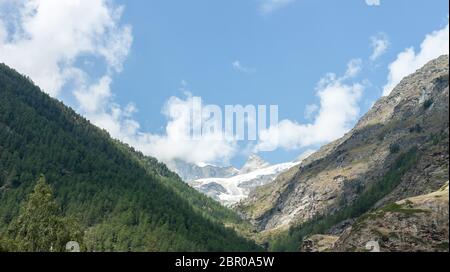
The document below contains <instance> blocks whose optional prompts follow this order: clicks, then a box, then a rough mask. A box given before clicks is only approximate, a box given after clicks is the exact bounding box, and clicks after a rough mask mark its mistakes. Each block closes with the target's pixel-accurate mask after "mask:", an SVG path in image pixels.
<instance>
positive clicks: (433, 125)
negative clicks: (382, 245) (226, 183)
mask: <svg viewBox="0 0 450 272" xmlns="http://www.w3.org/2000/svg"><path fill="white" fill-rule="evenodd" d="M448 65H449V63H448V56H442V57H439V58H438V59H436V60H434V61H431V62H430V63H428V64H426V65H425V66H424V67H423V68H421V69H419V70H418V71H416V72H415V73H414V74H412V75H410V76H408V77H406V78H404V79H403V80H402V81H401V82H400V83H399V84H398V86H396V88H395V89H394V90H393V91H392V93H391V94H390V95H389V96H387V97H382V98H381V99H380V100H379V101H377V102H376V103H375V105H374V106H373V107H372V108H371V110H370V111H369V112H368V113H367V114H365V115H364V116H363V117H362V118H361V119H360V121H359V122H358V123H357V125H356V126H355V127H354V128H353V129H352V130H351V131H350V132H348V133H347V134H346V135H344V136H343V137H342V138H340V139H338V140H336V141H334V142H332V143H330V144H328V145H326V146H324V147H322V148H321V149H320V150H319V151H318V152H316V153H314V154H312V155H311V156H309V157H308V158H307V159H305V160H304V161H302V163H301V164H300V165H298V166H295V167H293V168H292V169H290V170H289V171H287V172H285V173H283V174H281V175H279V176H278V177H277V179H276V180H275V181H274V182H271V183H269V184H267V185H265V186H262V187H260V188H257V189H256V190H254V191H253V192H252V193H251V194H250V195H249V197H248V198H246V199H244V200H242V201H241V202H240V203H239V204H238V205H236V210H237V211H238V212H240V213H241V214H242V215H243V216H244V217H246V218H247V219H249V220H251V221H252V222H253V223H254V224H255V225H256V226H257V227H258V229H259V230H271V229H275V228H281V227H286V226H292V225H297V224H300V223H303V222H306V221H309V220H311V219H312V218H314V217H315V216H317V215H326V214H332V213H334V212H336V211H339V210H341V209H342V208H343V207H346V206H348V205H350V204H351V203H353V202H354V201H355V200H356V199H357V198H358V196H360V195H361V194H362V193H363V192H365V191H366V190H367V189H368V188H370V186H371V185H372V184H374V183H376V182H377V181H379V180H380V179H381V178H383V176H384V175H385V174H386V173H387V172H388V170H389V169H392V168H393V167H395V164H394V163H395V162H396V160H397V159H398V158H399V156H401V154H403V153H405V152H407V151H408V150H410V149H412V148H415V149H417V162H416V163H415V164H414V166H413V167H412V168H411V169H408V171H406V173H405V174H404V175H403V176H402V177H401V179H400V180H399V181H398V185H397V186H396V188H395V189H394V190H393V191H392V192H390V193H389V194H388V195H386V196H384V197H383V198H382V199H379V201H378V203H377V204H376V205H375V206H374V207H375V208H376V207H381V206H383V205H385V204H386V203H392V202H395V201H398V200H400V199H403V198H407V197H412V196H417V195H420V194H426V193H429V192H432V191H435V190H437V189H439V188H440V187H441V186H442V185H443V183H444V182H445V181H447V180H448V159H449V156H448V155H449V152H448V133H449V129H448V126H449V117H448V104H449V96H448V95H449V88H448Z"/></svg>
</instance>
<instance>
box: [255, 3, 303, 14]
mask: <svg viewBox="0 0 450 272" xmlns="http://www.w3.org/2000/svg"><path fill="white" fill-rule="evenodd" d="M294 2H295V0H262V3H261V5H260V7H259V8H260V11H261V13H263V14H269V13H272V12H274V11H276V10H279V9H281V8H284V7H286V6H288V5H289V4H292V3H294Z"/></svg>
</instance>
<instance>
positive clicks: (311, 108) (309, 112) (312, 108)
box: [305, 104, 319, 119]
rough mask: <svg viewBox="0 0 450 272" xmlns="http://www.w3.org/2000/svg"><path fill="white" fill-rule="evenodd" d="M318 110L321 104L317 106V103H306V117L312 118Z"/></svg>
mask: <svg viewBox="0 0 450 272" xmlns="http://www.w3.org/2000/svg"><path fill="white" fill-rule="evenodd" d="M318 110H319V106H317V105H316V104H311V105H306V108H305V118H306V119H311V118H312V117H313V116H314V114H315V113H316V112H317V111H318Z"/></svg>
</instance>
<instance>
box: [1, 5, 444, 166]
mask: <svg viewBox="0 0 450 272" xmlns="http://www.w3.org/2000/svg"><path fill="white" fill-rule="evenodd" d="M1 1H5V2H4V3H3V7H2V4H0V10H1V8H3V11H4V12H3V13H2V12H0V15H2V17H0V18H2V20H0V22H2V21H3V29H4V30H3V32H4V33H8V32H9V35H11V33H12V32H14V31H16V30H14V29H12V27H8V25H9V23H8V20H11V19H10V18H8V16H7V15H6V13H5V10H7V9H6V6H8V5H13V4H11V3H9V4H8V3H7V2H11V0H0V2H1ZM271 1H273V3H272V4H273V6H272V7H277V5H278V8H274V9H273V10H271V9H270V8H267V7H270V6H268V5H269V4H270V2H271ZM35 2H36V5H38V6H39V5H40V4H41V3H40V1H35ZM88 2H89V1H88ZM94 2H99V3H98V7H99V9H100V8H101V7H104V10H106V11H109V12H110V13H111V16H110V18H109V20H110V21H111V22H112V23H113V24H114V26H113V27H110V28H108V27H109V26H107V24H104V25H106V26H104V27H105V28H107V29H109V30H108V31H109V32H111V33H112V34H102V35H106V36H105V37H106V38H105V40H108V39H109V40H108V42H105V45H107V46H112V45H113V44H114V43H113V42H111V41H110V40H120V39H122V40H126V42H123V43H121V44H123V46H122V47H120V48H122V49H120V50H116V51H114V52H115V53H114V54H113V55H114V56H115V57H117V56H118V57H117V58H118V59H119V61H120V66H121V67H118V68H117V67H115V68H114V69H113V68H111V67H112V66H113V64H112V63H113V61H110V60H109V59H108V54H107V53H103V52H104V51H102V50H97V49H92V48H94V47H95V48H97V47H96V46H93V47H92V48H91V47H89V49H86V48H84V49H83V50H81V49H80V50H79V52H78V53H77V54H75V53H74V55H70V56H66V55H64V57H62V58H63V59H65V60H67V59H70V62H71V64H70V65H71V67H76V68H77V69H79V70H80V71H82V72H83V74H85V76H84V77H85V78H88V79H87V80H86V83H85V84H83V86H85V85H89V84H92V85H95V84H96V82H97V80H99V79H100V78H102V77H104V76H105V75H107V78H108V80H107V81H106V83H105V85H107V89H108V91H109V92H110V93H108V95H105V96H107V102H102V103H103V104H105V103H106V104H107V106H106V107H109V108H108V109H107V110H106V111H107V112H108V113H109V114H111V112H112V111H111V105H113V107H116V108H120V109H121V110H122V114H124V115H125V117H124V118H122V119H121V120H125V121H127V120H128V121H130V120H131V121H132V122H134V123H133V124H139V129H138V130H139V131H142V132H145V133H150V134H152V135H164V134H165V133H166V132H165V130H166V125H167V116H164V114H162V113H161V111H162V108H163V107H164V105H165V104H166V103H167V101H168V100H169V99H170V98H171V97H178V98H179V99H181V100H183V99H186V96H185V94H184V92H185V91H186V90H189V92H190V93H191V94H192V95H195V96H200V97H202V99H203V101H204V102H205V103H211V104H217V105H226V104H243V105H246V104H254V105H258V104H265V105H270V104H276V105H279V119H280V120H283V119H286V120H290V121H291V122H292V123H295V124H298V125H301V124H307V123H313V122H314V121H313V120H308V119H306V118H305V110H306V108H308V107H310V105H316V108H319V110H320V106H321V104H320V102H321V101H320V98H319V97H318V95H317V93H318V91H320V87H318V82H319V81H320V80H321V79H323V78H324V77H325V76H326V74H327V73H334V74H335V75H336V77H337V78H339V77H344V74H345V72H346V69H347V64H348V63H349V62H350V61H351V60H359V61H360V62H359V64H358V68H359V70H360V71H359V73H357V74H355V75H353V76H352V77H351V78H346V79H342V84H340V85H343V84H347V85H348V86H350V87H352V86H353V87H355V84H361V86H362V88H361V90H360V94H359V95H358V98H357V99H356V100H355V103H356V104H354V105H353V107H354V108H355V109H357V110H359V111H358V112H357V113H355V114H356V115H357V116H360V115H362V114H363V113H365V112H366V111H367V110H368V109H369V107H370V106H371V105H372V103H373V102H374V101H375V100H376V99H378V98H379V97H380V96H381V95H382V93H383V88H384V86H385V85H386V84H387V83H388V80H389V79H388V76H389V74H390V72H392V71H390V70H389V65H390V64H391V63H393V62H395V61H396V60H398V54H399V53H401V52H404V51H405V49H406V48H409V47H413V48H414V50H415V52H416V53H417V55H419V54H420V44H421V43H422V42H423V41H424V39H425V36H426V35H427V34H430V33H432V32H433V31H438V30H442V29H444V28H445V26H446V25H448V8H449V7H448V2H447V1H444V0H431V1H430V0H429V1H410V0H409V1H407V0H396V1H387V0H384V1H383V0H381V1H380V2H379V5H368V4H367V3H366V1H365V0H352V1H335V0H330V1H317V0H297V1H286V0H275V1H274V0H227V1H210V0H192V1H173V0H164V1H162V0H161V1H156V0H150V1H125V0H116V1H113V2H108V1H106V2H105V1H101V0H98V1H93V2H92V3H94ZM375 2H377V1H375ZM264 4H266V6H263V5H264ZM119 7H120V8H119ZM264 7H266V9H264ZM122 8H123V10H121V9H122ZM93 9H94V8H93ZM119 11H121V13H120V14H119ZM55 12H57V10H55ZM98 14H102V13H101V12H99V13H98ZM118 14H119V15H118ZM120 15H121V16H120ZM92 16H93V18H94V17H95V16H97V15H95V14H93V15H92ZM105 20H106V19H105ZM92 22H93V23H92V24H93V25H96V22H97V21H96V20H94V19H93V20H92ZM99 22H100V21H99ZM0 26H1V24H0ZM42 27H45V26H42ZM71 27H75V28H76V27H77V25H75V24H74V25H71ZM447 27H448V26H447ZM64 29H67V28H64ZM64 29H62V30H61V31H65V30H64ZM29 31H32V30H29ZM54 31H57V30H54ZM108 31H106V32H108ZM127 31H129V32H127ZM1 32H2V31H1V28H0V38H1V37H2V34H1ZM106 32H105V33H106ZM125 32H127V34H124V33H125ZM446 32H447V49H446V50H447V51H448V28H447V30H446ZM108 35H109V36H108ZM114 35H116V36H114ZM127 35H128V36H127ZM4 36H5V37H6V38H3V41H1V39H0V43H1V42H3V44H4V47H5V48H6V45H8V43H9V44H12V43H13V42H14V40H13V39H12V38H11V37H8V36H7V35H4ZM110 36H111V37H110ZM115 37H119V38H120V39H119V38H118V39H115ZM127 37H128V38H127ZM127 39H129V40H127ZM374 39H382V40H383V41H384V42H385V44H384V45H386V47H385V48H382V49H383V50H381V51H382V52H381V54H380V56H377V57H376V58H373V57H372V59H371V55H373V53H374V47H373V46H372V45H373V44H372V43H373V40H374ZM76 42H77V41H76V40H74V43H76ZM17 44H19V43H17ZM1 48H2V47H1V45H0V61H4V62H6V63H7V64H8V63H9V62H11V63H16V65H13V64H12V66H16V68H17V69H18V70H19V71H20V70H21V69H20V68H21V67H22V66H21V63H20V60H18V59H14V58H13V57H11V54H12V53H9V54H8V55H6V54H7V53H8V52H13V51H11V50H10V51H7V50H8V49H7V48H6V49H5V48H4V49H3V51H2V49H1ZM18 48H20V47H18ZM444 49H445V48H444ZM36 50H37V49H36ZM55 50H56V49H55ZM96 50H97V51H96ZM121 50H122V51H121ZM17 51H18V50H17ZM58 52H59V51H58ZM50 53H52V52H49V54H50ZM1 54H3V55H1ZM424 54H425V53H424ZM35 55H37V56H36V62H37V61H38V60H39V56H38V53H36V54H35ZM417 55H415V56H416V57H417ZM428 55H429V54H428ZM428 55H427V56H428ZM418 58H419V57H418ZM424 58H425V57H424ZM31 61H33V59H32V58H31ZM413 62H414V61H413ZM421 62H423V61H415V62H414V63H421ZM57 63H58V64H57V65H59V63H60V62H57ZM233 63H234V64H235V65H233ZM237 63H239V65H237ZM116 68H117V69H116ZM59 70H61V69H59ZM67 70H70V69H67ZM49 71H53V70H51V69H50V68H49ZM27 72H28V74H30V75H33V71H31V70H30V71H25V72H24V73H27ZM84 77H83V78H84ZM32 78H33V76H32ZM64 80H66V81H64V83H63V84H60V85H57V86H58V87H57V88H59V89H60V91H58V92H54V93H53V94H54V96H55V97H57V98H59V99H62V100H63V101H64V102H66V103H68V104H69V105H71V106H72V107H74V108H75V109H77V110H78V111H79V112H80V113H82V114H84V115H85V116H87V117H88V118H90V116H92V115H90V113H91V112H89V111H88V110H86V107H84V106H83V105H82V102H80V99H77V98H79V96H78V97H77V96H76V95H75V94H74V93H75V92H76V91H72V90H71V88H72V89H73V88H77V87H76V85H77V84H78V83H77V82H78V81H79V80H78V81H77V80H75V79H74V78H72V77H70V78H69V79H67V78H66V77H65V79H64ZM37 81H38V82H39V80H37ZM43 81H44V79H43ZM344 82H345V83H344ZM44 83H45V82H44ZM97 85H98V84H97ZM49 86H52V85H49ZM74 86H75V87H74ZM85 87H86V86H85ZM86 89H89V86H88V87H86ZM86 92H87V91H86ZM129 103H131V104H129ZM127 105H133V108H136V109H137V110H136V111H133V110H130V111H129V113H127V111H126V109H127ZM103 106H104V107H105V105H103ZM124 112H125V113H124ZM316 114H317V112H316ZM131 115H132V117H131ZM313 115H314V113H313ZM93 119H95V118H94V117H93ZM312 119H314V117H312ZM99 120H100V119H95V120H93V122H94V123H96V124H98V125H100V126H102V127H105V128H106V129H107V130H109V129H108V128H109V127H108V125H107V124H104V123H102V121H99ZM101 120H104V119H101ZM356 120H357V118H355V116H354V114H351V116H349V117H348V120H346V127H347V128H348V127H351V126H349V124H354V123H355V121H356ZM110 132H111V134H112V135H113V136H116V137H118V138H121V139H122V140H124V141H128V142H131V144H133V145H135V146H136V145H137V146H138V148H139V147H142V146H140V145H139V144H134V143H136V141H138V140H136V141H135V139H134V140H130V139H131V136H130V137H128V135H125V136H124V134H123V133H119V132H117V131H115V130H114V129H111V130H110ZM283 133H284V132H283ZM336 133H340V132H339V131H338V132H336ZM340 134H342V133H340ZM150 138H151V137H150ZM331 138H333V137H331ZM331 138H330V139H331ZM334 138H335V137H334ZM324 139H325V140H324V141H319V142H308V143H302V144H299V146H297V148H294V149H293V150H286V148H283V147H282V146H280V147H279V148H278V149H277V150H276V151H273V152H261V153H260V154H261V155H262V156H263V157H264V158H265V159H266V160H268V161H270V162H272V163H275V162H282V161H288V160H292V159H294V158H295V157H297V156H298V155H299V154H301V153H302V152H303V151H305V150H309V149H317V148H318V147H319V146H320V145H322V144H324V143H325V142H326V139H328V138H326V137H325V138H324ZM151 143H152V141H151V140H150V141H149V142H147V144H151ZM287 143H291V142H287ZM248 144H249V143H248V142H243V143H239V147H238V148H237V150H234V152H230V154H229V156H227V157H226V158H224V157H220V156H215V155H214V154H213V155H211V156H206V157H205V159H207V160H210V161H216V162H217V161H222V162H224V161H228V160H230V162H231V163H233V164H234V165H237V166H240V165H241V164H242V163H243V161H244V160H245V157H246V155H247V154H248V153H246V152H244V150H246V151H248ZM246 147H247V148H246ZM221 148H222V147H218V150H219V151H220V149H221ZM140 149H143V151H144V152H145V151H146V150H147V149H146V148H140ZM287 149H289V148H287ZM155 152H156V151H154V150H152V149H149V151H148V152H146V153H149V154H150V155H154V156H157V157H158V154H156V153H155ZM176 152H177V151H176V150H175V151H173V154H176ZM183 152H184V153H183V154H186V153H189V150H184V151H183ZM190 152H193V151H190ZM199 152H207V150H206V151H203V150H201V151H199ZM183 156H186V155H183ZM196 160H197V161H199V160H202V156H201V155H198V159H196Z"/></svg>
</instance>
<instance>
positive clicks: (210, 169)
mask: <svg viewBox="0 0 450 272" xmlns="http://www.w3.org/2000/svg"><path fill="white" fill-rule="evenodd" d="M167 166H168V167H169V168H170V169H171V170H172V171H174V172H175V173H177V174H178V175H179V176H180V177H181V179H183V180H184V181H186V182H189V181H192V180H196V179H203V178H227V177H232V176H234V175H236V174H237V173H238V172H239V170H237V169H236V168H234V167H232V166H228V167H220V166H215V165H211V164H193V163H188V162H184V161H182V160H173V161H170V162H168V163H167Z"/></svg>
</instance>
